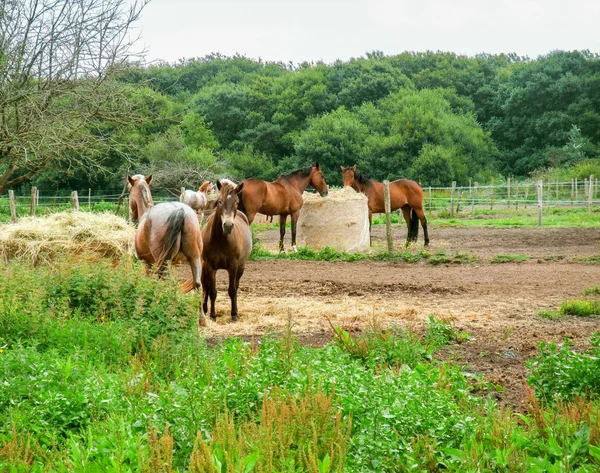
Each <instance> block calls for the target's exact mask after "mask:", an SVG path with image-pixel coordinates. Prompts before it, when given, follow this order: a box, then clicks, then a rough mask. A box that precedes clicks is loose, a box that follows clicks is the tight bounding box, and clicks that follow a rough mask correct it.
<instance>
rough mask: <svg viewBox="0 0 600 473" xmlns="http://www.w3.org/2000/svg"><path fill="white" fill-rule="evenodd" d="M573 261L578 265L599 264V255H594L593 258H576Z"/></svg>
mask: <svg viewBox="0 0 600 473" xmlns="http://www.w3.org/2000/svg"><path fill="white" fill-rule="evenodd" d="M573 261H574V262H578V263H590V264H600V255H594V256H588V257H579V256H576V257H574V258H573Z"/></svg>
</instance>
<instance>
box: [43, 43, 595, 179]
mask: <svg viewBox="0 0 600 473" xmlns="http://www.w3.org/2000/svg"><path fill="white" fill-rule="evenodd" d="M113 79H114V80H115V84H117V86H118V87H119V88H120V90H121V91H124V92H123V93H125V94H126V95H127V97H128V100H129V102H130V104H131V106H132V109H134V110H136V113H137V119H136V120H134V121H132V122H129V123H126V124H122V123H119V122H118V121H111V120H105V121H103V122H102V124H101V125H98V124H96V125H95V127H94V129H93V130H90V133H96V134H98V133H100V134H102V136H106V137H107V139H110V141H111V142H112V143H116V144H117V145H116V146H115V147H113V148H111V151H110V152H108V153H105V156H104V157H103V161H102V166H98V167H97V168H94V169H90V168H89V167H88V168H82V167H77V166H70V167H67V168H65V166H61V165H60V161H57V164H56V165H51V166H48V167H47V169H46V170H45V171H43V172H40V173H39V174H37V175H36V176H35V177H34V178H33V179H32V183H33V184H36V185H38V186H41V187H45V188H48V187H49V186H56V187H57V188H70V189H77V188H87V187H95V188H102V187H103V188H116V187H119V186H122V183H123V179H124V176H125V173H126V172H127V169H129V170H130V172H152V173H153V174H154V176H155V177H156V179H157V184H159V185H161V186H167V187H179V186H181V185H185V186H189V187H192V186H197V185H199V183H200V181H201V180H202V179H212V178H215V177H230V178H233V179H243V178H246V177H259V178H263V179H274V178H276V177H277V176H278V175H279V174H282V173H286V172H289V171H291V170H293V169H296V168H299V167H302V166H306V165H308V164H310V163H314V162H319V163H320V164H321V165H322V166H323V168H324V170H325V172H326V177H327V179H328V182H329V183H330V184H334V185H339V184H341V175H340V172H339V166H340V165H344V166H351V165H353V164H358V166H359V169H361V170H363V171H365V172H367V173H369V174H370V175H372V176H373V177H375V178H377V179H386V178H387V179H397V178H400V177H408V178H411V179H415V180H417V181H419V182H421V183H422V184H423V185H448V184H449V183H450V182H451V181H453V180H456V181H458V183H459V184H465V183H467V184H468V181H469V179H473V180H479V181H480V182H486V181H487V180H489V179H490V178H491V177H493V176H498V175H503V176H506V175H513V176H518V177H525V176H529V175H530V174H531V173H534V172H535V171H538V170H540V169H545V168H550V167H558V168H561V167H562V168H564V167H573V166H576V165H577V164H578V163H583V162H589V161H590V160H592V161H595V162H597V161H598V159H599V156H600V56H599V55H598V54H595V53H591V52H589V51H572V52H569V51H554V52H551V53H549V54H548V55H546V56H541V57H538V58H537V59H530V58H526V57H518V56H516V55H505V54H501V55H483V54H482V55H478V56H475V57H467V56H460V55H456V54H452V53H442V52H437V53H434V52H423V53H413V52H405V53H402V54H398V55H393V56H386V55H384V54H383V53H380V52H373V53H370V54H367V55H366V57H360V58H356V59H351V60H349V61H337V62H335V63H333V64H324V63H303V64H299V65H294V64H291V63H289V64H285V63H273V62H264V61H261V60H253V59H249V58H247V57H244V56H233V57H227V56H222V55H219V54H213V55H209V56H206V57H203V58H196V59H189V60H182V61H180V62H179V63H176V64H159V65H153V66H139V65H129V66H128V67H126V68H125V69H123V70H119V72H118V74H117V75H116V76H114V77H113Z"/></svg>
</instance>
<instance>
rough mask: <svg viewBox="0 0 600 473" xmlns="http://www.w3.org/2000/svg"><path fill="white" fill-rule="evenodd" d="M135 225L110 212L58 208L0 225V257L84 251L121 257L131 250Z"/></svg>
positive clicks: (46, 257) (36, 259)
mask: <svg viewBox="0 0 600 473" xmlns="http://www.w3.org/2000/svg"><path fill="white" fill-rule="evenodd" d="M134 236H135V228H134V227H133V226H132V225H130V224H129V223H128V222H127V221H126V220H124V219H123V218H121V217H117V216H116V215H112V214H109V213H102V214H95V213H88V212H77V211H69V212H59V213H55V214H51V215H47V216H43V217H25V218H22V219H20V220H19V221H18V222H17V223H14V224H5V225H0V257H2V259H3V260H4V261H8V260H10V259H13V258H22V259H31V260H32V261H33V263H34V264H37V263H38V262H39V261H40V260H46V261H51V260H53V259H56V258H57V257H60V256H66V255H74V254H75V255H81V254H86V255H90V256H92V257H106V258H120V257H122V256H123V255H125V254H129V253H132V252H133V239H134Z"/></svg>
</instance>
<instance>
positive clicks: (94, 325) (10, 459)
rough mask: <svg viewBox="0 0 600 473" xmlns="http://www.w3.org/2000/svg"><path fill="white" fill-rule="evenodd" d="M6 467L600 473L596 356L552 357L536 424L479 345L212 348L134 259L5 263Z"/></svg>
mask: <svg viewBox="0 0 600 473" xmlns="http://www.w3.org/2000/svg"><path fill="white" fill-rule="evenodd" d="M0 291H1V292H2V294H3V298H2V302H1V303H0V385H1V386H2V387H3V389H0V471H11V472H17V473H18V472H26V471H27V472H42V471H44V472H84V471H86V472H87V471H110V472H117V471H143V472H153V473H156V472H165V473H166V472H173V471H181V472H184V471H190V472H200V471H203V472H223V471H244V472H251V471H252V472H272V471H281V472H284V471H285V472H315V473H317V472H319V473H326V472H342V471H344V472H355V471H356V472H358V471H360V472H369V471H373V472H397V471H407V472H408V471H415V472H423V471H457V472H472V471H501V472H517V471H519V472H520V471H523V472H525V471H527V472H544V471H557V472H558V471H580V472H591V471H598V467H599V465H600V448H599V446H598V444H599V442H600V407H599V405H598V403H597V402H596V401H595V400H592V401H586V400H584V399H582V398H577V399H575V400H574V401H573V402H567V401H560V402H558V403H556V404H553V403H552V400H553V396H555V395H558V396H564V397H565V398H566V397H567V396H572V395H573V394H581V395H582V394H588V395H590V397H594V399H595V398H596V396H597V393H598V376H597V375H595V374H594V373H595V372H597V364H598V363H597V336H596V337H595V338H594V340H593V344H594V349H593V350H594V351H593V352H592V353H591V354H590V356H588V355H576V354H574V353H573V352H572V351H571V350H570V347H569V346H568V345H565V346H564V347H563V348H561V349H560V350H557V349H555V348H554V347H553V346H551V347H550V348H548V349H547V348H543V349H542V353H541V355H540V357H539V358H538V360H536V361H535V363H533V364H532V366H531V367H532V370H533V374H532V378H531V382H532V384H533V385H534V386H535V388H536V392H537V393H538V394H539V395H540V398H541V399H542V400H547V404H540V401H538V400H537V398H536V397H535V396H533V394H532V395H531V397H530V399H529V403H528V405H527V411H526V412H525V413H523V414H522V415H515V414H511V413H509V412H506V411H502V410H500V409H498V407H497V406H496V405H495V404H494V402H493V401H491V400H488V399H486V397H487V396H486V394H487V393H493V392H494V386H492V385H489V384H487V383H485V382H483V381H482V380H481V379H479V378H478V377H476V376H474V375H472V374H465V373H463V372H461V370H460V368H459V367H458V366H457V365H456V364H453V363H441V362H437V361H435V358H436V357H434V356H433V354H434V353H435V352H436V351H437V350H438V349H439V348H440V347H443V346H445V345H447V344H449V343H450V344H452V343H457V342H462V343H468V341H466V337H465V336H464V335H461V334H457V333H456V332H455V331H454V330H453V328H452V327H451V326H450V325H449V324H448V323H447V322H444V321H443V320H438V319H435V318H434V317H431V318H430V320H429V322H428V323H427V324H426V326H425V327H424V333H422V334H417V333H413V332H408V331H404V330H400V329H394V328H390V329H381V328H377V327H375V328H373V329H372V330H368V331H365V332H364V333H362V334H360V335H359V336H352V335H350V334H349V333H348V332H346V331H345V330H343V329H336V331H335V332H334V335H335V336H334V339H333V340H332V343H330V344H329V345H327V346H325V347H323V348H319V349H316V348H311V347H306V346H301V345H299V344H298V343H297V342H296V340H295V337H294V334H293V332H292V331H291V329H288V330H287V331H286V332H284V333H283V334H278V335H269V336H266V337H265V338H263V339H262V340H260V341H254V342H248V341H242V340H239V339H231V340H228V341H226V342H223V343H222V344H220V345H218V346H216V347H212V348H211V347H209V346H208V345H207V344H206V341H205V340H204V339H202V338H201V337H200V336H199V334H198V330H197V328H196V323H195V322H196V315H197V308H198V298H197V297H196V296H195V295H184V294H182V293H181V291H179V290H178V288H177V284H176V281H166V282H165V281H161V282H159V281H158V280H156V279H150V278H146V277H145V276H144V275H143V270H142V268H141V267H139V266H138V265H136V264H132V263H131V262H130V261H126V262H124V263H122V264H119V265H117V266H116V267H115V266H114V265H112V264H109V263H94V264H87V263H74V262H70V263H69V264H64V265H57V266H56V267H53V268H49V267H42V266H39V267H36V268H33V267H31V266H29V265H27V264H21V263H11V264H8V265H4V266H0Z"/></svg>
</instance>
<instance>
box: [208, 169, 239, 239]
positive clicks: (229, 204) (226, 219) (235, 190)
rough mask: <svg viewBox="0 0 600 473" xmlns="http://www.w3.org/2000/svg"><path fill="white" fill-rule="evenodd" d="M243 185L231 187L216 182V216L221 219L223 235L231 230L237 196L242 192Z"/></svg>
mask: <svg viewBox="0 0 600 473" xmlns="http://www.w3.org/2000/svg"><path fill="white" fill-rule="evenodd" d="M243 186H244V183H243V182H242V183H241V184H238V185H237V186H232V185H231V184H229V183H228V182H225V183H223V182H222V181H217V189H218V190H219V198H218V199H217V204H216V207H215V213H216V215H218V216H220V217H221V225H222V227H223V233H224V234H225V235H229V234H230V233H231V231H232V230H233V224H234V222H235V217H236V215H237V209H238V205H239V202H240V199H239V197H238V194H239V193H240V192H241V191H242V188H243Z"/></svg>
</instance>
